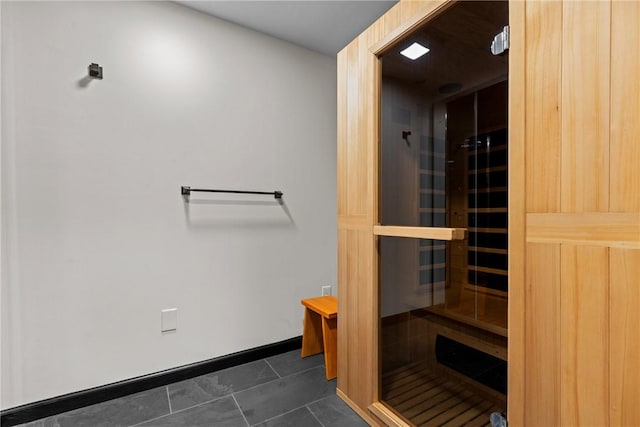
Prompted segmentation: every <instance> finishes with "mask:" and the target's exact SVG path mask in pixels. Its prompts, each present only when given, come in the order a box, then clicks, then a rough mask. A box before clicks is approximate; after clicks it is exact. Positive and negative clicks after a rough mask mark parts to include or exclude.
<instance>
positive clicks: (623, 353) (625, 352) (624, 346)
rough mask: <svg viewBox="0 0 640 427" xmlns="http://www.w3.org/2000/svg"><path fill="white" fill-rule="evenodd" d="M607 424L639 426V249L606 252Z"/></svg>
mask: <svg viewBox="0 0 640 427" xmlns="http://www.w3.org/2000/svg"><path fill="white" fill-rule="evenodd" d="M609 271H610V275H611V281H610V285H609V286H610V292H611V297H610V303H609V307H610V308H609V312H610V316H611V320H610V324H609V342H610V350H609V351H610V353H609V354H610V356H609V357H610V378H611V383H610V384H611V392H610V393H611V394H610V403H609V408H610V411H611V412H610V416H611V420H610V422H611V425H614V426H638V425H640V404H638V396H640V310H639V308H640V283H639V281H640V250H630V249H611V251H610V270H609Z"/></svg>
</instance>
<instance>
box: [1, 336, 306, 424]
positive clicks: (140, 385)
mask: <svg viewBox="0 0 640 427" xmlns="http://www.w3.org/2000/svg"><path fill="white" fill-rule="evenodd" d="M301 347H302V337H295V338H290V339H288V340H284V341H280V342H277V343H273V344H267V345H263V346H261V347H256V348H252V349H249V350H244V351H239V352H237V353H233V354H229V355H227V356H221V357H216V358H214V359H209V360H204V361H202V362H196V363H192V364H189V365H185V366H180V367H178V368H173V369H167V370H166V371H161V372H156V373H154V374H149V375H143V376H141V377H136V378H131V379H128V380H124V381H119V382H116V383H112V384H107V385H103V386H100V387H95V388H91V389H88V390H82V391H78V392H75V393H69V394H65V395H62V396H57V397H52V398H50V399H45V400H40V401H38V402H34V403H29V404H26V405H22V406H18V407H15V408H11V409H6V410H4V411H2V412H0V421H1V424H2V427H10V426H15V425H17V424H23V423H28V422H31V421H35V420H39V419H41V418H46V417H50V416H51V415H56V414H61V413H63V412H67V411H72V410H74V409H78V408H82V407H84V406H89V405H94V404H96V403H100V402H105V401H107V400H111V399H117V398H118V397H123V396H127V395H129V394H133V393H138V392H141V391H144V390H149V389H152V388H155V387H162V386H164V385H167V384H171V383H175V382H178V381H183V380H186V379H189V378H193V377H197V376H200V375H204V374H208V373H211V372H215V371H219V370H221V369H226V368H230V367H233V366H238V365H242V364H244V363H249V362H254V361H256V360H260V359H264V358H266V357H271V356H275V355H278V354H281V353H285V352H287V351H291V350H296V349H299V348H301Z"/></svg>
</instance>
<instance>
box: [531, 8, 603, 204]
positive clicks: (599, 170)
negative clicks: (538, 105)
mask: <svg viewBox="0 0 640 427" xmlns="http://www.w3.org/2000/svg"><path fill="white" fill-rule="evenodd" d="M562 5H563V10H562V33H563V34H562V71H561V74H562V102H561V111H562V117H563V120H562V140H561V144H562V171H561V188H562V191H561V197H562V199H561V203H562V211H563V212H606V211H607V210H608V209H609V147H608V141H609V77H610V73H609V64H610V60H609V59H610V55H609V47H610V32H611V31H610V24H611V23H610V9H611V4H610V2H608V1H599V2H578V1H564V2H563V3H562ZM549 55H550V56H551V55H552V53H551V52H549ZM539 96H546V93H544V94H539ZM541 125H543V126H546V123H541ZM528 143H530V144H534V143H535V141H528ZM543 164H544V163H542V164H541V165H540V166H542V165H543Z"/></svg>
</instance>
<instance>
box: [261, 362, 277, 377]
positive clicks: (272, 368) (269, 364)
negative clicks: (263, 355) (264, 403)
mask: <svg viewBox="0 0 640 427" xmlns="http://www.w3.org/2000/svg"><path fill="white" fill-rule="evenodd" d="M262 360H264V362H265V363H266V364H267V366H268V367H270V368H271V370H272V371H273V372H275V374H276V375H277V376H278V378H282V375H280V373H279V372H278V371H276V370H275V368H274V367H273V366H271V363H269V361H268V360H267V359H262Z"/></svg>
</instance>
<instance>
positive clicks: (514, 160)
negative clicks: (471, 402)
mask: <svg viewBox="0 0 640 427" xmlns="http://www.w3.org/2000/svg"><path fill="white" fill-rule="evenodd" d="M525 13H526V10H525V4H524V3H523V2H512V3H510V4H509V25H510V26H511V28H512V29H511V49H510V52H509V114H508V115H509V165H510V167H509V206H508V207H509V209H508V210H509V214H508V215H509V218H508V219H509V242H508V245H509V252H510V254H509V261H508V262H509V303H508V306H507V312H508V313H507V314H508V338H509V340H508V354H509V363H508V378H507V382H508V384H507V385H508V390H509V395H508V399H510V400H511V402H525V401H526V384H525V381H524V379H525V371H526V347H525V335H524V331H525V325H526V321H525V302H526V295H525V288H524V284H525V279H526V278H525V263H526V242H525V232H526V222H525V212H526V200H525V193H524V191H518V190H517V189H521V190H524V188H525V182H526V174H525V153H526V145H525V143H526V139H525V138H526V133H525V123H526V121H525V120H526V103H525V100H526V99H525V92H526V87H525V73H526V56H525V43H526V39H525V34H526V25H527V24H526V16H525ZM514 190H515V191H514ZM507 410H508V413H507V419H508V420H509V422H510V423H511V425H524V423H525V417H524V412H525V405H523V404H518V403H515V404H509V405H508V409H507Z"/></svg>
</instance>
